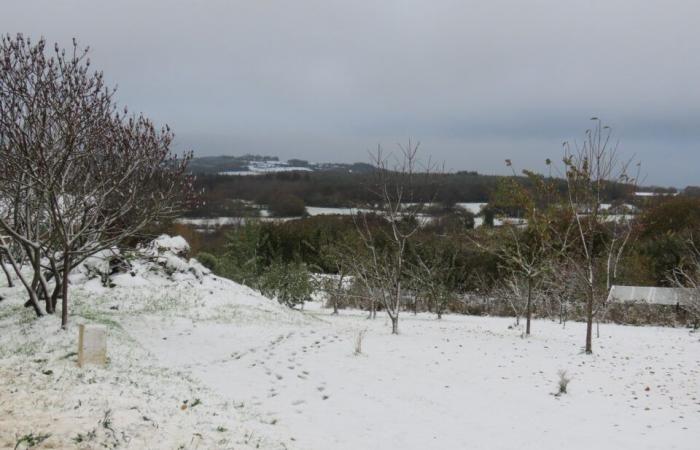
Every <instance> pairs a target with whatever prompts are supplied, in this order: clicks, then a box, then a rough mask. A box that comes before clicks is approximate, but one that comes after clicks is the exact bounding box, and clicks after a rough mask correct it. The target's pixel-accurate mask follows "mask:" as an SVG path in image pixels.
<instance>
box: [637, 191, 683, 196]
mask: <svg viewBox="0 0 700 450" xmlns="http://www.w3.org/2000/svg"><path fill="white" fill-rule="evenodd" d="M676 195H678V192H635V193H634V196H635V197H675V196H676Z"/></svg>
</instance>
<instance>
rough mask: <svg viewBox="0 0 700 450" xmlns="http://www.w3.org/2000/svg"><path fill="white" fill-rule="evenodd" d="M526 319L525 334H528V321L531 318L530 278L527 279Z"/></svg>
mask: <svg viewBox="0 0 700 450" xmlns="http://www.w3.org/2000/svg"><path fill="white" fill-rule="evenodd" d="M526 315H527V320H526V323H525V334H526V335H527V336H529V335H530V321H531V319H532V280H531V279H530V278H528V279H527V311H526Z"/></svg>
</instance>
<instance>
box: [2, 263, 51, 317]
mask: <svg viewBox="0 0 700 450" xmlns="http://www.w3.org/2000/svg"><path fill="white" fill-rule="evenodd" d="M7 258H8V260H9V261H10V265H11V266H12V269H13V270H14V271H15V274H17V278H19V281H20V282H21V283H22V285H23V286H24V288H25V289H26V290H27V293H28V294H29V306H31V307H32V308H33V309H34V312H35V313H36V315H37V317H41V316H43V315H44V314H43V313H42V312H41V308H40V307H39V297H37V295H36V291H35V290H34V289H32V286H31V284H29V281H27V279H26V278H25V276H24V275H22V269H21V267H19V266H18V265H17V261H15V258H14V257H13V256H12V255H11V254H8V256H7Z"/></svg>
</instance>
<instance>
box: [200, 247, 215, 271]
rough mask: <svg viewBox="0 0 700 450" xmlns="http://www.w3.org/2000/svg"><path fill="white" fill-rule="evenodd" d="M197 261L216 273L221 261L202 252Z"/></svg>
mask: <svg viewBox="0 0 700 450" xmlns="http://www.w3.org/2000/svg"><path fill="white" fill-rule="evenodd" d="M197 261H199V262H200V263H201V264H202V265H203V266H204V267H206V268H207V269H209V270H212V271H215V270H216V267H217V265H218V264H219V259H218V258H217V257H216V256H214V255H212V254H211V253H206V252H200V253H199V254H197Z"/></svg>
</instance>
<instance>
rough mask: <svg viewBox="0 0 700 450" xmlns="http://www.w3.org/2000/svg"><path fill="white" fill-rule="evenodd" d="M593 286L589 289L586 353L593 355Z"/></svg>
mask: <svg viewBox="0 0 700 450" xmlns="http://www.w3.org/2000/svg"><path fill="white" fill-rule="evenodd" d="M593 296H594V292H593V286H591V287H589V292H588V301H587V302H586V353H588V354H591V353H593V298H594V297H593Z"/></svg>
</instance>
